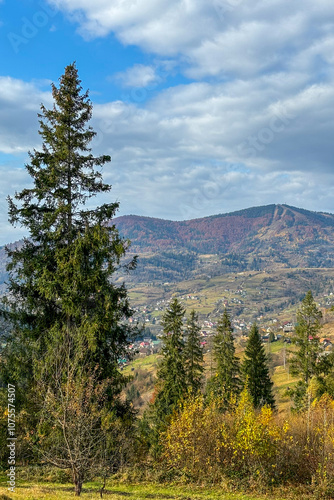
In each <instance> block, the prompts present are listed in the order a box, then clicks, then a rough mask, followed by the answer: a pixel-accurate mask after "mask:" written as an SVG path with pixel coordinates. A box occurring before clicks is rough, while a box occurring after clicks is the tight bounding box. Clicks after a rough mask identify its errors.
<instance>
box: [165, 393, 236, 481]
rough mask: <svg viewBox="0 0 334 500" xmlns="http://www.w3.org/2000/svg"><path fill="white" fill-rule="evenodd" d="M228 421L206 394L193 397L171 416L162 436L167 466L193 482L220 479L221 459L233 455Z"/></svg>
mask: <svg viewBox="0 0 334 500" xmlns="http://www.w3.org/2000/svg"><path fill="white" fill-rule="evenodd" d="M224 438H226V440H228V429H227V424H226V422H225V421H224V416H223V415H222V414H221V413H220V412H219V411H217V406H216V404H215V403H214V402H213V403H211V404H210V405H207V406H206V405H205V403H204V400H203V397H202V396H201V395H199V396H195V397H194V396H192V397H190V398H189V399H188V400H187V401H186V402H185V403H184V405H183V408H182V409H181V410H180V411H179V412H175V413H174V414H173V416H172V418H171V421H170V425H169V426H168V429H167V431H166V432H165V433H164V434H163V435H162V437H161V441H162V447H163V450H164V451H163V455H162V460H163V464H164V466H167V469H169V470H172V471H173V472H174V473H175V474H176V475H180V476H181V477H182V478H184V479H186V480H191V481H198V480H200V479H201V480H202V479H203V478H205V479H206V480H208V481H216V480H217V479H218V478H219V477H220V475H221V462H222V461H224V459H225V460H226V461H227V462H228V461H229V460H230V458H231V457H230V458H229V460H228V459H227V457H226V455H228V454H231V450H229V449H228V448H229V447H228V446H226V441H225V445H224Z"/></svg>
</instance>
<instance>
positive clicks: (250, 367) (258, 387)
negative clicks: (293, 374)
mask: <svg viewBox="0 0 334 500" xmlns="http://www.w3.org/2000/svg"><path fill="white" fill-rule="evenodd" d="M242 372H243V376H244V381H245V383H246V384H247V387H248V391H249V394H250V395H251V397H252V400H253V404H254V407H255V408H261V407H262V406H265V405H268V406H270V407H271V408H275V398H274V396H273V392H272V387H273V383H272V381H271V379H270V375H269V369H268V363H267V357H266V354H265V351H264V346H263V344H262V342H261V337H260V333H259V329H258V327H257V325H256V324H255V323H254V324H253V326H252V328H251V331H250V333H249V337H248V341H247V345H246V349H245V356H244V360H243V363H242Z"/></svg>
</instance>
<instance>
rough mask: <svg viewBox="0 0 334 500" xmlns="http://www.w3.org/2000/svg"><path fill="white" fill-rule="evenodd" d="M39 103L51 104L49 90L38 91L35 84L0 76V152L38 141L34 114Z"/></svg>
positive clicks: (23, 149)
mask: <svg viewBox="0 0 334 500" xmlns="http://www.w3.org/2000/svg"><path fill="white" fill-rule="evenodd" d="M43 83H44V82H43ZM42 102H43V103H44V104H45V105H46V106H48V105H49V104H51V93H50V92H44V91H42V90H41V89H40V88H39V86H38V85H37V84H32V83H26V82H23V81H21V80H17V79H14V78H10V77H0V107H1V119H0V151H1V152H3V153H7V154H8V153H12V154H17V153H22V152H27V150H28V149H30V148H32V147H34V146H36V145H37V144H38V143H40V140H39V138H38V135H37V129H38V118H37V113H38V112H39V111H40V105H41V103H42Z"/></svg>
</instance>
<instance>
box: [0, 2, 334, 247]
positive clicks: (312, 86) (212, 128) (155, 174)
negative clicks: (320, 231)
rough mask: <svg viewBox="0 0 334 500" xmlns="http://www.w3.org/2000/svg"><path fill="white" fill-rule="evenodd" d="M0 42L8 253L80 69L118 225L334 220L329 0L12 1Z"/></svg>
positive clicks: (6, 6)
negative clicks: (248, 211) (50, 110)
mask: <svg viewBox="0 0 334 500" xmlns="http://www.w3.org/2000/svg"><path fill="white" fill-rule="evenodd" d="M0 36H1V43H0V57H1V71H0V109H1V113H0V174H1V178H2V181H1V183H0V229H1V232H0V244H3V243H6V242H9V241H13V240H16V239H18V238H19V237H21V236H22V234H23V231H22V230H21V229H20V228H11V226H10V225H9V224H8V222H7V207H6V202H5V198H6V196H7V195H8V194H11V195H12V194H13V193H14V192H15V190H21V189H22V188H23V187H24V186H26V185H28V184H29V182H30V179H29V177H28V176H27V174H26V172H25V169H24V164H25V162H26V161H27V152H28V150H31V149H33V148H38V147H40V139H39V136H38V134H37V130H38V121H37V113H38V111H39V106H40V104H41V103H42V102H43V103H44V104H45V105H46V106H47V107H50V106H51V105H52V99H51V94H50V83H51V82H57V80H58V78H59V77H60V76H61V74H62V73H63V71H64V68H65V66H66V65H67V64H69V63H71V62H73V61H74V60H75V61H76V62H77V67H78V70H79V75H80V78H81V80H82V85H83V88H84V89H87V88H88V89H89V91H90V97H91V100H92V102H93V105H94V112H93V120H92V125H93V127H94V129H95V130H96V131H97V137H96V139H95V140H94V143H93V147H94V152H96V154H101V153H104V154H110V155H111V157H112V162H111V163H110V164H109V165H106V166H105V167H104V178H105V180H106V181H107V182H109V183H111V184H112V185H113V190H112V191H111V193H110V194H109V195H108V197H107V199H110V201H114V200H115V199H117V200H118V201H120V212H119V214H121V215H122V214H130V213H132V214H138V215H147V216H153V217H163V218H169V219H178V220H181V219H189V218H197V217H202V216H206V215H211V214H216V213H223V212H229V211H233V210H238V209H241V208H246V207H250V206H255V205H263V204H269V203H287V204H290V205H295V206H299V207H303V208H307V209H310V210H318V211H327V212H334V202H333V200H334V182H333V181H334V171H333V144H334V142H333V137H334V120H333V110H334V86H333V79H334V72H333V64H334V3H333V2H332V1H331V0H317V2H314V0H295V1H294V2H290V1H288V0H271V1H270V2H269V1H266V0H178V1H174V0H94V2H92V1H91V0H40V1H34V0H0ZM97 201H106V200H102V199H101V200H97Z"/></svg>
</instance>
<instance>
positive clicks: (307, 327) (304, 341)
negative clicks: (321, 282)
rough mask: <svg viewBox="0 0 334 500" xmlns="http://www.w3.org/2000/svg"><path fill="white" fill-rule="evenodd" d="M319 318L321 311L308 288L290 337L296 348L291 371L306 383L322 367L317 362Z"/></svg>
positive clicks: (320, 317) (319, 348) (318, 352)
mask: <svg viewBox="0 0 334 500" xmlns="http://www.w3.org/2000/svg"><path fill="white" fill-rule="evenodd" d="M321 319H322V313H321V311H320V310H319V309H318V308H317V305H316V303H315V301H314V298H313V295H312V292H311V290H309V291H308V292H307V294H306V295H305V297H304V299H303V300H302V303H301V307H300V308H299V310H298V312H297V325H296V329H295V334H294V336H293V339H292V340H293V343H294V344H295V345H296V347H297V349H296V350H294V351H293V353H292V359H291V362H290V368H291V373H292V374H293V375H301V376H302V379H303V382H304V383H305V384H306V385H308V383H309V381H310V379H311V378H312V377H313V376H314V375H317V374H318V373H319V370H320V369H321V367H322V363H320V364H319V354H320V351H321V346H320V338H319V332H320V330H321Z"/></svg>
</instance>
